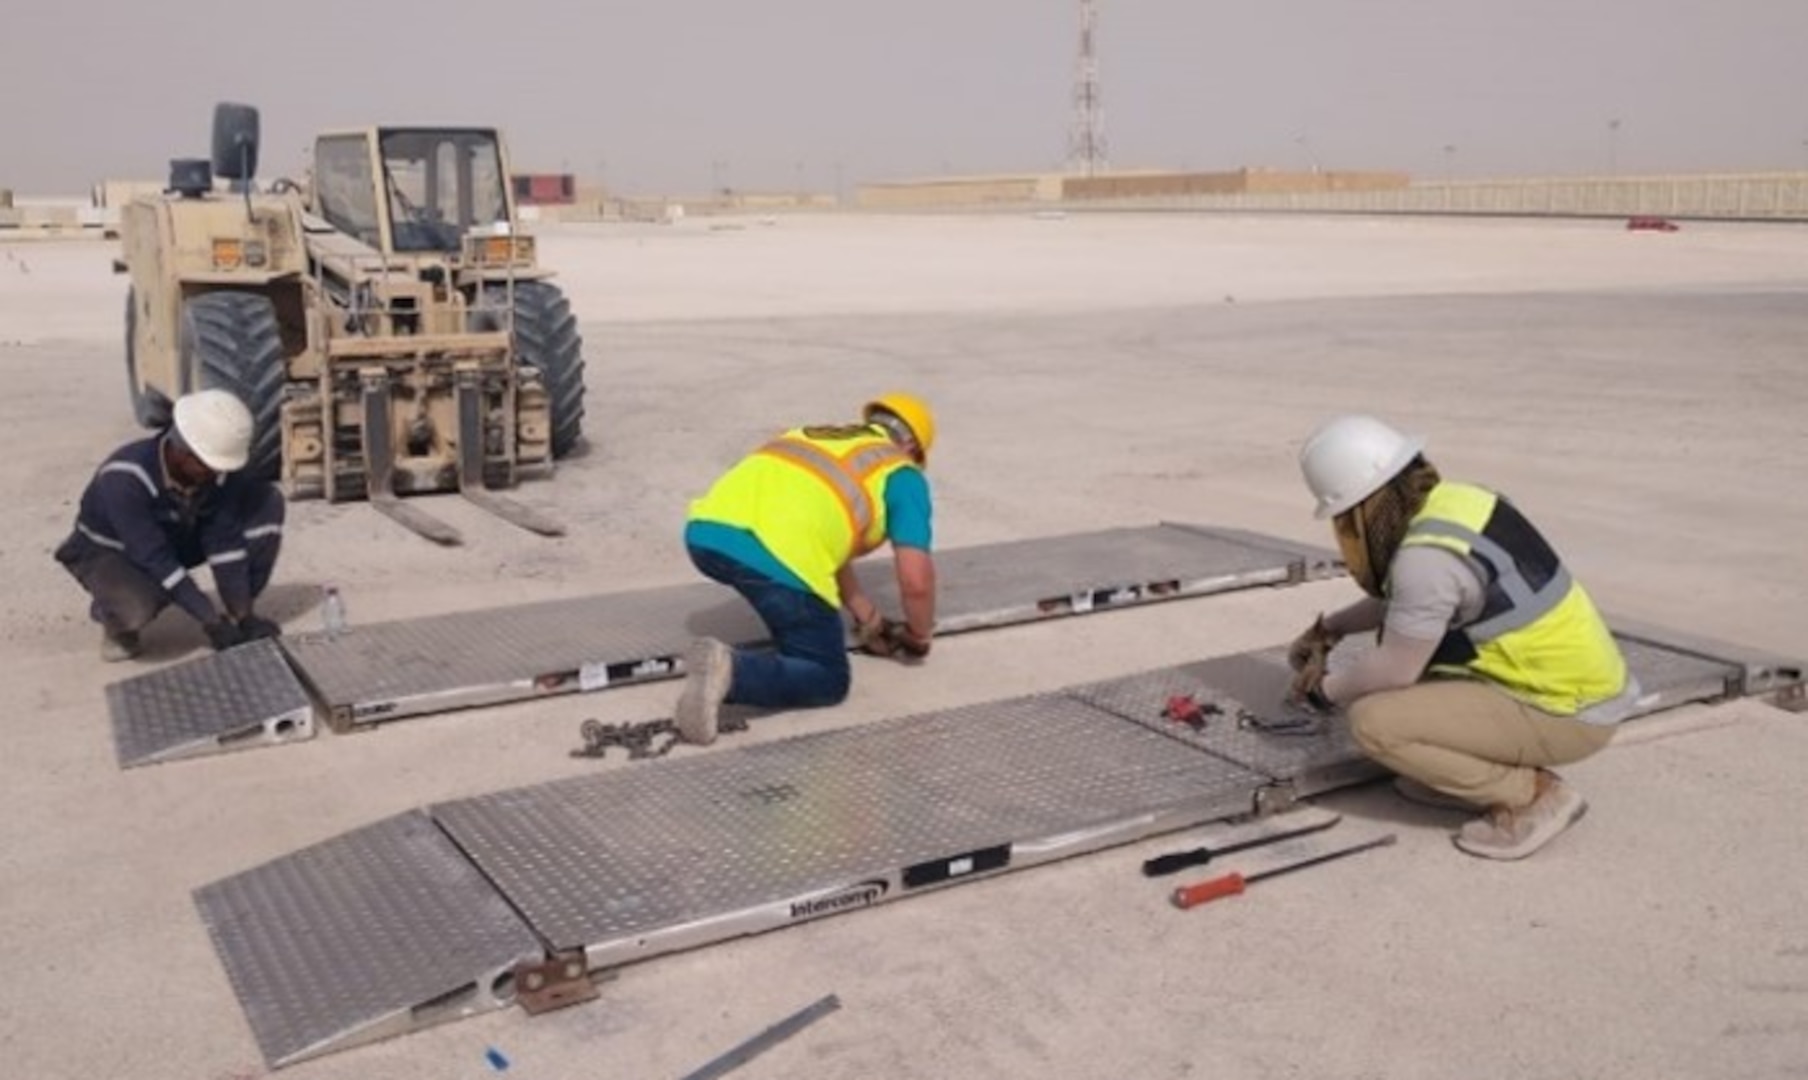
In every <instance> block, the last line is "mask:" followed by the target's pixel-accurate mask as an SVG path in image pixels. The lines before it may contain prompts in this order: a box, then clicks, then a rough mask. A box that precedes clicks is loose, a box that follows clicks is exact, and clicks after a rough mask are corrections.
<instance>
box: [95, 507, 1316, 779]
mask: <svg viewBox="0 0 1808 1080" xmlns="http://www.w3.org/2000/svg"><path fill="white" fill-rule="evenodd" d="M857 565H858V568H859V573H860V576H861V580H862V583H863V584H864V585H865V586H866V588H867V589H868V591H869V592H870V593H871V594H872V595H873V596H874V598H875V599H876V600H878V601H879V603H880V604H881V605H882V606H884V607H885V608H886V609H887V610H891V611H896V610H897V607H898V604H897V586H896V583H895V580H894V578H893V576H892V573H891V569H890V560H889V559H888V558H884V557H875V558H873V559H869V560H867V561H865V562H863V563H860V564H857ZM936 569H937V577H938V579H939V582H940V596H939V597H938V618H937V632H938V633H939V634H952V633H962V632H966V631H972V630H981V629H987V628H991V627H1000V626H1008V625H1012V624H1016V623H1024V622H1032V621H1036V620H1041V619H1050V618H1059V617H1064V616H1070V615H1081V614H1086V613H1088V612H1093V611H1101V610H1107V609H1116V608H1120V607H1127V606H1130V605H1135V604H1145V603H1154V602H1160V601H1165V600H1174V599H1181V598H1185V597H1197V596H1207V595H1211V594H1213V593H1219V592H1226V591H1230V590H1234V589H1246V588H1254V587H1257V586H1263V585H1268V586H1276V585H1288V584H1294V583H1298V582H1302V581H1309V580H1316V579H1321V578H1326V577H1333V576H1338V575H1341V574H1342V573H1343V570H1342V566H1341V564H1340V563H1339V562H1338V561H1337V556H1336V554H1335V552H1332V551H1330V550H1327V549H1320V548H1314V547H1311V546H1307V545H1301V544H1296V543H1293V542H1291V541H1287V540H1283V539H1280V538H1277V537H1269V536H1262V535H1259V534H1255V533H1249V532H1243V531H1240V530H1235V529H1220V528H1211V527H1207V526H1201V525H1188V524H1176V523H1162V524H1158V525H1153V526H1146V527H1134V528H1116V529H1104V530H1099V531H1095V532H1087V533H1076V534H1070V535H1066V536H1056V537H1044V538H1038V539H1033V540H1022V541H1009V542H1003V543H996V544H985V545H977V546H974V547H968V548H955V549H950V550H947V551H943V552H940V553H938V554H937V556H936ZM704 634H708V635H714V636H716V637H719V638H721V639H723V640H725V641H729V642H733V643H736V644H756V643H758V642H760V641H761V640H762V639H763V638H764V635H765V631H764V628H763V627H762V626H761V624H760V622H759V620H758V619H757V618H756V617H755V615H754V613H753V610H752V609H751V608H750V607H748V606H747V604H746V603H745V602H744V601H742V600H741V599H740V597H738V596H736V595H735V594H734V593H733V592H731V591H730V590H729V589H727V588H725V587H724V586H721V585H717V584H716V583H714V582H711V581H698V582H695V583H693V584H686V585H679V586H672V587H666V588H656V589H644V590H639V591H632V592H619V593H606V594H601V595H594V596H582V597H573V598H571V599H565V600H553V601H545V602H541V603H534V604H521V605H515V606H511V607H502V608H492V609H488V610H483V611H474V612H459V613H455V614H449V615H440V616H434V617H429V618H421V619H407V620H396V621H391V622H382V623H371V624H368V625H359V626H354V627H352V628H351V629H349V630H347V631H345V632H343V633H342V634H339V635H337V636H334V637H328V636H326V635H324V634H320V633H291V634H288V635H285V636H284V637H283V638H282V639H280V640H281V645H280V651H278V649H277V648H274V647H272V648H267V649H265V648H259V649H256V650H248V649H234V650H230V651H229V652H228V653H225V654H221V655H218V656H211V655H210V656H203V657H200V658H197V659H194V660H190V661H187V662H185V663H183V664H179V665H174V666H172V667H170V668H166V669H163V670H162V671H158V672H153V673H151V674H150V675H147V676H144V677H141V678H138V679H132V680H126V681H124V682H121V683H115V684H113V685H112V686H110V687H108V691H107V697H108V704H109V706H110V707H111V710H112V718H113V726H114V732H115V744H116V747H117V748H118V752H119V762H120V765H121V766H122V767H132V766H136V765H143V764H149V763H153V762H163V761H170V760H174V759H178V758H187V757H197V756H204V755H211V754H216V753H221V752H224V751H227V750H237V749H242V748H247V747H251V746H270V745H276V744H279V743H282V742H289V741H295V740H298V739H303V738H309V737H312V736H313V735H314V733H315V728H314V724H313V715H314V714H313V712H312V711H311V710H308V709H306V708H305V707H304V708H301V709H300V712H299V713H298V712H297V708H298V705H297V703H298V702H299V703H300V705H301V706H305V705H306V702H307V694H306V693H304V692H303V690H302V689H301V685H302V684H305V686H306V687H307V689H308V690H309V691H311V692H312V696H313V698H314V699H315V701H316V702H317V703H318V705H319V707H320V709H321V710H322V711H323V712H324V715H325V717H326V719H327V720H328V722H329V723H330V724H331V725H333V726H334V727H336V728H339V729H341V730H343V729H348V728H354V727H363V726H368V725H374V724H378V723H384V722H389V721H393V720H398V719H402V718H406V717H414V716H424V715H430V714H434V713H441V712H445V711H448V710H451V709H458V708H465V707H471V706H479V705H495V704H500V703H505V702H514V701H523V700H529V699H533V698H537V697H545V696H549V695H553V694H567V693H580V692H593V691H597V690H602V689H606V688H609V687H613V686H623V685H629V684H632V683H640V682H648V681H653V680H657V679H670V678H674V677H677V676H680V675H682V674H683V671H682V659H681V657H682V654H683V651H684V648H685V646H686V645H688V644H689V643H690V641H691V639H692V638H694V637H697V636H699V635H704ZM259 644H260V645H262V644H263V643H259ZM851 644H852V642H851V641H850V645H851ZM298 676H299V679H300V683H298V682H297V677H298ZM248 685H250V687H251V690H250V692H247V686H248ZM172 688H179V689H180V692H179V693H176V692H172ZM267 699H270V701H273V702H274V703H275V704H279V705H280V706H281V707H282V710H283V711H282V712H281V714H280V717H281V718H282V720H283V721H284V722H282V723H278V722H277V721H275V720H272V719H271V717H272V715H275V714H272V713H271V712H270V708H271V704H270V703H269V702H267ZM234 703H236V704H237V706H238V707H237V708H234V707H233V704H234ZM301 715H305V716H306V717H307V722H306V723H301V722H299V719H298V717H299V716H301ZM259 732H261V733H262V735H261V736H259V737H250V736H251V735H257V733H259ZM247 733H249V735H248V734H247Z"/></svg>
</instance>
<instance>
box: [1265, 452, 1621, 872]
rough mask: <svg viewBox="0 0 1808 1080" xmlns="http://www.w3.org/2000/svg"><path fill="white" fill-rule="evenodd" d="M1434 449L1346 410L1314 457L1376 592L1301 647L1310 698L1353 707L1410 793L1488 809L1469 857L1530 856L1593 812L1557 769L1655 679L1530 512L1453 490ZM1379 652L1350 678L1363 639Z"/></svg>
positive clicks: (1352, 555)
mask: <svg viewBox="0 0 1808 1080" xmlns="http://www.w3.org/2000/svg"><path fill="white" fill-rule="evenodd" d="M1424 445H1425V443H1424V440H1423V439H1420V438H1409V437H1407V436H1405V435H1403V434H1401V433H1400V432H1398V431H1395V430H1394V429H1393V428H1391V427H1389V426H1387V425H1386V424H1383V423H1382V422H1380V421H1379V420H1376V419H1374V418H1372V417H1367V416H1344V417H1339V418H1337V419H1334V420H1332V421H1330V422H1329V423H1327V424H1325V425H1324V426H1322V427H1321V428H1319V429H1318V431H1317V432H1315V433H1314V434H1313V435H1312V437H1311V438H1310V439H1309V440H1307V442H1306V445H1305V447H1304V448H1303V449H1302V450H1301V451H1300V471H1301V472H1302V473H1303V474H1304V476H1305V480H1306V486H1307V487H1308V488H1310V489H1311V491H1312V494H1313V496H1314V497H1315V498H1316V499H1317V500H1318V509H1317V513H1316V516H1317V517H1318V518H1320V519H1324V518H1331V519H1332V523H1333V527H1334V528H1335V531H1336V534H1337V543H1338V547H1339V549H1340V550H1341V552H1342V554H1343V559H1344V562H1345V564H1346V565H1347V566H1348V567H1349V570H1350V574H1351V576H1352V577H1354V578H1355V579H1356V581H1357V583H1358V584H1360V585H1361V586H1362V589H1363V591H1364V592H1365V593H1367V594H1368V595H1367V596H1366V597H1364V598H1363V599H1361V600H1358V601H1357V602H1356V603H1354V604H1351V605H1350V606H1348V607H1346V608H1343V609H1341V610H1339V611H1335V612H1332V613H1330V614H1328V615H1321V616H1320V617H1319V619H1318V621H1317V622H1315V623H1314V624H1313V625H1312V627H1311V628H1310V629H1308V630H1307V631H1306V632H1305V633H1304V634H1302V635H1300V637H1299V638H1298V639H1297V640H1296V641H1294V643H1293V645H1292V648H1291V649H1290V650H1289V657H1288V659H1289V662H1290V663H1291V664H1292V665H1293V668H1294V670H1295V671H1296V672H1298V674H1297V675H1296V676H1295V677H1294V681H1293V693H1294V696H1295V697H1296V699H1299V700H1304V701H1306V702H1308V703H1310V704H1311V705H1312V706H1314V707H1316V708H1319V709H1332V708H1339V707H1341V708H1343V709H1345V710H1346V711H1347V713H1348V715H1349V719H1350V730H1351V733H1352V734H1353V735H1354V737H1355V739H1356V742H1357V744H1358V745H1360V746H1361V747H1362V749H1363V751H1364V752H1365V753H1367V754H1368V755H1369V756H1370V757H1372V758H1373V759H1375V760H1376V761H1378V762H1380V763H1381V764H1383V765H1386V766H1387V767H1388V768H1390V769H1392V770H1393V771H1394V772H1395V773H1397V774H1399V778H1398V779H1397V780H1396V781H1395V786H1396V787H1397V788H1398V789H1399V790H1400V793H1401V794H1402V795H1403V796H1405V797H1406V798H1409V799H1413V800H1414V801H1418V802H1427V803H1431V804H1433V805H1447V806H1467V807H1470V808H1473V809H1476V810H1480V811H1482V813H1481V815H1480V816H1479V817H1477V818H1476V819H1475V820H1473V821H1471V822H1469V823H1467V824H1466V825H1464V826H1463V828H1462V830H1461V831H1460V832H1459V833H1458V834H1457V835H1456V837H1455V841H1456V846H1457V847H1459V848H1461V849H1462V850H1464V851H1466V852H1468V853H1469V854H1471V855H1479V856H1482V857H1484V858H1490V859H1523V858H1525V857H1526V856H1528V855H1530V854H1532V853H1533V852H1535V851H1537V850H1538V849H1539V848H1541V847H1543V846H1544V845H1545V844H1547V843H1549V842H1550V841H1551V840H1552V839H1554V838H1555V837H1556V836H1558V835H1559V834H1560V833H1562V832H1563V831H1564V830H1565V829H1567V828H1568V827H1569V826H1570V825H1571V824H1573V823H1574V822H1575V821H1576V820H1577V819H1579V818H1580V817H1581V816H1582V814H1583V812H1584V811H1585V810H1586V809H1587V803H1586V802H1584V801H1583V799H1582V796H1581V795H1580V794H1578V793H1577V792H1576V791H1575V790H1574V789H1573V788H1571V787H1569V786H1568V785H1567V784H1565V783H1564V782H1563V781H1562V780H1561V779H1560V778H1559V777H1558V776H1557V774H1556V773H1554V772H1552V771H1551V767H1552V766H1556V765H1565V764H1569V763H1571V762H1575V761H1580V760H1581V759H1583V758H1586V757H1588V756H1590V755H1591V754H1594V753H1596V752H1597V751H1599V750H1601V749H1603V748H1604V747H1605V746H1606V745H1607V744H1608V742H1609V740H1611V739H1612V738H1613V732H1614V729H1615V725H1616V724H1618V723H1619V722H1620V721H1621V720H1623V719H1625V718H1626V716H1627V715H1628V714H1629V713H1630V712H1631V711H1632V708H1633V705H1634V703H1635V701H1636V699H1637V697H1638V694H1639V689H1638V685H1637V681H1636V680H1635V679H1633V678H1632V677H1631V675H1630V673H1629V672H1628V671H1627V669H1626V661H1625V658H1624V657H1623V656H1622V655H1621V653H1620V649H1619V645H1618V643H1617V642H1615V641H1614V638H1613V635H1612V633H1611V632H1610V631H1609V630H1608V627H1607V625H1606V623H1605V622H1604V621H1603V620H1602V618H1601V616H1600V614H1599V612H1597V611H1596V609H1595V606H1594V603H1593V602H1592V601H1591V600H1590V599H1589V597H1588V594H1587V593H1586V592H1585V591H1583V588H1582V586H1581V584H1580V583H1578V582H1577V581H1576V580H1575V579H1573V578H1572V577H1571V576H1570V574H1569V571H1568V570H1567V569H1566V568H1565V567H1564V565H1563V563H1562V561H1561V560H1560V559H1559V558H1558V557H1557V553H1556V552H1555V551H1554V550H1552V548H1551V546H1550V545H1549V543H1547V542H1546V541H1545V539H1544V537H1542V536H1541V535H1540V534H1539V533H1538V530H1537V529H1535V528H1534V527H1533V526H1532V523H1531V522H1530V521H1528V520H1526V518H1525V517H1524V516H1523V515H1521V514H1520V512H1519V511H1518V510H1517V509H1515V508H1514V506H1513V504H1512V503H1510V502H1509V501H1507V499H1506V498H1505V497H1503V496H1501V495H1498V494H1496V493H1495V492H1492V491H1489V490H1487V489H1485V488H1482V487H1478V486H1475V485H1473V484H1466V483H1459V482H1456V481H1451V480H1445V479H1443V478H1442V477H1440V476H1439V475H1438V471H1437V469H1436V468H1434V467H1433V466H1432V464H1431V463H1430V462H1429V461H1427V460H1426V459H1425V457H1424V456H1423V455H1422V454H1421V450H1422V449H1423V448H1424ZM1371 630H1374V631H1379V634H1378V640H1379V645H1378V646H1377V647H1376V648H1375V649H1374V650H1373V651H1371V652H1370V653H1369V654H1368V655H1366V656H1364V657H1362V658H1361V659H1360V660H1359V661H1357V662H1356V663H1354V664H1352V665H1350V666H1349V668H1348V669H1346V670H1341V671H1338V672H1336V673H1335V674H1329V675H1327V674H1326V666H1325V658H1326V656H1327V655H1328V654H1329V653H1330V651H1331V649H1333V648H1334V647H1335V646H1336V645H1337V642H1338V641H1339V640H1341V639H1342V638H1343V637H1344V636H1346V635H1348V634H1356V633H1362V632H1366V631H1371Z"/></svg>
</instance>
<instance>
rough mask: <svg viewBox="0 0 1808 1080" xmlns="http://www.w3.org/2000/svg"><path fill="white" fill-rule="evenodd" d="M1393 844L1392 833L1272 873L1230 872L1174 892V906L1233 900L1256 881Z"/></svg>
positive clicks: (1278, 868) (1192, 905) (1182, 907)
mask: <svg viewBox="0 0 1808 1080" xmlns="http://www.w3.org/2000/svg"><path fill="white" fill-rule="evenodd" d="M1394 840H1395V835H1394V834H1393V833H1388V834H1387V835H1386V836H1381V837H1377V838H1376V839H1374V840H1369V841H1366V842H1364V843H1361V844H1356V845H1355V846H1353V847H1347V848H1340V849H1338V850H1336V851H1328V852H1326V853H1324V854H1323V855H1314V856H1313V857H1312V858H1310V859H1301V860H1300V861H1298V862H1292V863H1287V864H1286V865H1284V866H1277V867H1275V868H1274V869H1272V870H1264V871H1262V872H1261V873H1259V874H1250V875H1249V876H1247V877H1245V876H1244V875H1242V874H1240V873H1237V872H1236V871H1234V870H1233V871H1232V872H1230V873H1228V874H1224V875H1222V876H1220V877H1215V878H1208V879H1207V880H1205V881H1201V882H1199V883H1197V884H1194V885H1183V886H1181V887H1180V888H1178V889H1175V890H1174V906H1175V907H1177V908H1180V909H1182V910H1185V909H1187V908H1193V907H1198V906H1199V905H1200V904H1204V903H1207V902H1209V901H1212V900H1217V899H1220V898H1221V897H1226V896H1236V895H1237V894H1239V893H1241V892H1242V891H1243V890H1244V888H1246V887H1247V886H1249V885H1253V884H1255V883H1256V882H1258V881H1266V880H1268V879H1269V878H1273V877H1280V876H1281V875H1282V874H1291V873H1293V872H1294V871H1295V870H1304V869H1305V868H1306V867H1308V866H1317V865H1319V864H1320V863H1327V862H1330V861H1332V860H1333V859H1341V858H1344V857H1345V856H1347V855H1355V854H1358V853H1360V852H1364V851H1370V850H1373V849H1375V848H1378V847H1386V846H1387V845H1389V844H1392V843H1393V842H1394Z"/></svg>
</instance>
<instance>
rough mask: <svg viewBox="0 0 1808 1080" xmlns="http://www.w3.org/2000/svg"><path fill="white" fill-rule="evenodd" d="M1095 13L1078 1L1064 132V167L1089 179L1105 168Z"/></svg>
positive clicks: (1087, 0)
mask: <svg viewBox="0 0 1808 1080" xmlns="http://www.w3.org/2000/svg"><path fill="white" fill-rule="evenodd" d="M1098 21H1099V13H1098V9H1097V8H1096V7H1095V6H1094V4H1093V0H1080V55H1079V58H1078V59H1077V60H1076V61H1075V62H1074V87H1073V122H1072V124H1071V126H1070V127H1069V128H1068V131H1067V167H1068V168H1069V169H1070V170H1073V171H1075V172H1078V173H1080V174H1081V175H1082V176H1091V175H1093V174H1094V173H1096V172H1099V171H1100V170H1103V169H1105V168H1107V167H1108V162H1107V154H1106V152H1105V110H1104V107H1103V105H1102V104H1101V103H1100V101H1099V57H1098V53H1096V52H1095V51H1094V50H1093V41H1092V32H1093V29H1094V28H1095V27H1096V26H1097V25H1098Z"/></svg>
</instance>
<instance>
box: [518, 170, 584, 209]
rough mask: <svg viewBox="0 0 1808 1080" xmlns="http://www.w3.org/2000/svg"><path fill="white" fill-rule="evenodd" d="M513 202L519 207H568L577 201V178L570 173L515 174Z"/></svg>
mask: <svg viewBox="0 0 1808 1080" xmlns="http://www.w3.org/2000/svg"><path fill="white" fill-rule="evenodd" d="M510 179H511V180H512V181H513V182H514V185H515V202H516V203H517V204H518V205H520V206H568V205H570V204H571V203H574V202H576V201H577V197H578V182H577V178H576V177H574V176H572V174H570V173H516V174H514V176H512V177H510Z"/></svg>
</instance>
